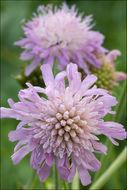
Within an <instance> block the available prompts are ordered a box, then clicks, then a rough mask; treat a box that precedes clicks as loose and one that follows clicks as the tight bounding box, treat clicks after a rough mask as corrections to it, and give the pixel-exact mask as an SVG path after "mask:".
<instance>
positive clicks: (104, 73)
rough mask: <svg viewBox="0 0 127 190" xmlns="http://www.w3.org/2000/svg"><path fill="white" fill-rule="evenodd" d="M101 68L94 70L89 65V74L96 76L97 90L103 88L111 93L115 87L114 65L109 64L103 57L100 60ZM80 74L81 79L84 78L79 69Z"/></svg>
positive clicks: (94, 68) (84, 75) (93, 67)
mask: <svg viewBox="0 0 127 190" xmlns="http://www.w3.org/2000/svg"><path fill="white" fill-rule="evenodd" d="M100 61H101V67H100V68H96V67H95V66H93V65H90V64H88V65H89V70H90V73H91V74H94V75H95V76H97V78H98V80H97V81H96V82H95V84H96V85H97V87H98V88H104V89H106V90H108V91H111V90H112V89H113V87H114V86H115V84H116V82H115V68H114V65H113V64H111V63H110V62H109V60H107V59H106V58H105V57H101V58H100ZM79 71H80V72H81V73H82V79H84V78H85V77H86V74H85V73H84V71H83V70H82V69H79Z"/></svg>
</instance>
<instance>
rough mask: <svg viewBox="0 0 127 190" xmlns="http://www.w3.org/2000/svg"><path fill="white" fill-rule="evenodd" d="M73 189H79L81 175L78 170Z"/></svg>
mask: <svg viewBox="0 0 127 190" xmlns="http://www.w3.org/2000/svg"><path fill="white" fill-rule="evenodd" d="M72 189H75V190H76V189H77V190H78V189H79V176H78V171H76V175H75V177H74V179H73V182H72Z"/></svg>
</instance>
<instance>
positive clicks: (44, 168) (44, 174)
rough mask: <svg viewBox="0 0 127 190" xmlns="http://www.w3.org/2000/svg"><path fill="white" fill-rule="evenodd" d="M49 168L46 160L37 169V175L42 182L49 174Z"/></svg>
mask: <svg viewBox="0 0 127 190" xmlns="http://www.w3.org/2000/svg"><path fill="white" fill-rule="evenodd" d="M50 170H51V166H48V165H47V164H46V162H45V163H44V164H43V166H42V167H41V168H40V169H39V170H38V172H37V173H38V175H39V177H40V180H41V181H42V182H44V181H45V180H46V178H47V177H48V176H49V174H50Z"/></svg>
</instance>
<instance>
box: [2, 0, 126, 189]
mask: <svg viewBox="0 0 127 190" xmlns="http://www.w3.org/2000/svg"><path fill="white" fill-rule="evenodd" d="M61 2H62V1H53V0H52V1H36V0H34V1H27V0H26V1H12V0H10V1H2V2H1V106H4V107H8V103H7V99H8V98H13V100H14V101H18V98H17V94H18V92H19V90H20V89H21V87H20V85H19V84H18V83H17V82H16V81H15V80H14V79H13V77H12V75H15V74H19V73H20V69H19V68H20V67H21V66H22V65H23V64H24V63H23V62H22V61H21V60H20V59H19V56H20V52H21V51H22V50H21V49H20V48H19V47H15V46H14V45H13V44H14V42H15V41H18V40H19V39H20V38H21V37H22V36H23V31H22V29H21V21H22V20H23V19H30V18H31V16H32V13H33V12H35V11H36V8H37V6H38V5H41V4H45V5H46V4H48V3H53V4H57V5H58V4H60V3H61ZM66 2H67V3H68V5H69V6H71V5H72V4H76V5H77V7H78V8H79V12H84V14H85V15H90V14H92V15H93V19H94V21H96V26H95V27H94V29H95V30H99V31H100V32H101V33H103V34H104V35H105V36H106V37H105V41H104V46H105V47H106V48H107V49H109V50H112V49H119V50H120V51H121V53H122V55H121V56H120V57H119V58H118V59H117V62H118V63H117V64H116V69H117V70H119V71H124V72H126V8H125V5H126V2H125V1H83V0H82V1H80V0H78V1H77V0H68V1H66ZM124 86H125V82H120V85H119V86H118V87H115V88H114V90H113V94H114V95H115V96H116V97H117V99H118V100H119V98H120V96H121V93H122V91H123V88H124ZM117 122H120V123H122V124H123V125H124V126H125V125H126V123H127V122H126V98H125V96H124V97H123V98H122V104H121V110H120V114H119V117H118V118H117ZM17 124H18V121H15V120H13V119H2V120H1V189H2V190H4V189H23V188H24V186H25V185H26V184H27V183H28V181H29V179H30V178H31V175H32V169H31V167H30V164H29V159H30V155H28V156H26V157H25V158H24V159H23V160H22V161H21V162H20V163H19V164H18V165H16V166H14V165H13V164H12V161H11V158H10V157H11V155H12V154H13V149H14V146H15V144H16V143H12V142H9V140H8V133H9V131H11V130H14V129H15V128H16V125H17ZM125 127H126V126H125ZM103 140H105V139H103ZM124 146H125V141H122V142H120V146H119V147H115V146H113V150H114V151H113V152H114V153H113V152H109V154H108V156H107V158H106V163H105V167H104V171H105V170H106V168H107V166H108V165H109V164H110V163H111V162H112V161H113V160H114V159H115V158H116V157H117V155H118V154H119V153H120V152H121V151H122V149H123V148H124ZM98 157H99V159H100V155H99V156H98ZM104 171H103V172H104ZM93 175H94V174H92V177H93ZM51 177H52V172H51V175H50V177H49V178H48V179H47V180H46V182H45V183H43V184H42V183H41V182H40V181H39V178H38V177H37V179H36V189H46V188H47V189H51V188H52V178H51ZM126 177H127V173H126V165H125V164H124V165H123V166H122V167H121V168H120V169H119V170H118V171H117V172H116V173H115V175H113V176H112V177H111V178H110V180H109V181H108V182H107V183H106V184H105V186H104V187H103V189H126V188H127V184H126ZM34 189H35V188H34ZM81 189H88V187H82V186H81Z"/></svg>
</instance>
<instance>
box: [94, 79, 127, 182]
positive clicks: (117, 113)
mask: <svg viewBox="0 0 127 190" xmlns="http://www.w3.org/2000/svg"><path fill="white" fill-rule="evenodd" d="M125 95H126V82H125V83H124V88H123V91H122V93H121V96H120V98H119V104H118V106H117V107H116V114H115V115H114V117H113V118H112V121H117V120H118V117H119V114H120V111H121V107H122V104H123V100H124V97H125ZM105 145H106V146H107V148H108V153H109V152H111V151H112V147H113V145H112V144H111V142H110V140H109V139H107V140H106V143H105ZM106 159H107V156H105V155H102V156H101V159H100V162H101V168H100V170H99V171H98V172H96V174H95V177H94V181H96V180H97V179H98V177H99V176H100V175H101V173H102V172H103V170H104V166H105V161H106Z"/></svg>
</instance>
